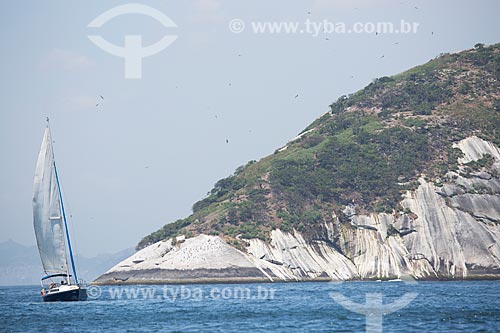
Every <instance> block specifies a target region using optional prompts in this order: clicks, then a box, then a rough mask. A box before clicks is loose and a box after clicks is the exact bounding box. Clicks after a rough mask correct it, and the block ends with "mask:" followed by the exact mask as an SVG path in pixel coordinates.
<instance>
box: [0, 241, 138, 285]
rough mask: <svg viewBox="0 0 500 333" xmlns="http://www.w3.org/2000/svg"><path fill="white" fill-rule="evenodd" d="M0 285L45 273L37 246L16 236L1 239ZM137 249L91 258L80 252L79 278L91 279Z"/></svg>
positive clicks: (30, 281)
mask: <svg viewBox="0 0 500 333" xmlns="http://www.w3.org/2000/svg"><path fill="white" fill-rule="evenodd" d="M0 253H1V254H2V255H1V256H0V285H1V286H14V285H38V284H40V278H41V275H42V274H43V269H42V264H41V262H40V255H39V254H38V249H37V247H36V246H34V245H32V246H25V245H22V244H19V243H17V242H15V241H13V240H10V239H9V240H7V241H4V242H0ZM133 253H134V249H133V248H129V249H125V250H122V251H119V252H117V253H113V254H102V255H97V256H95V257H92V258H86V257H82V256H78V257H77V258H76V260H77V264H78V267H77V272H78V275H79V277H80V278H82V279H84V280H85V281H87V282H90V281H92V280H93V279H95V278H96V277H97V276H99V275H100V274H102V273H104V272H105V271H106V270H108V269H109V268H110V267H112V266H113V265H115V264H116V263H117V262H120V261H121V260H123V259H125V258H127V257H128V256H130V255H131V254H133Z"/></svg>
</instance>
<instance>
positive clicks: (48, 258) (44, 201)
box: [33, 118, 87, 302]
mask: <svg viewBox="0 0 500 333" xmlns="http://www.w3.org/2000/svg"><path fill="white" fill-rule="evenodd" d="M33 225H34V228H35V235H36V241H37V245H38V251H39V252H40V258H41V260H42V266H43V270H44V271H45V274H46V275H45V276H44V277H42V279H41V283H42V291H41V294H42V298H43V300H44V301H45V302H53V301H84V300H86V299H87V290H86V289H85V283H84V282H83V281H78V276H77V274H76V267H75V261H74V258H73V251H72V249H71V241H70V238H69V231H68V221H67V220H66V213H65V211H64V203H63V200H62V193H61V186H60V184H59V176H58V174H57V168H56V162H55V159H54V150H53V147H52V138H51V134H50V126H49V119H48V118H47V127H46V128H45V133H44V135H43V141H42V147H41V148H40V153H39V155H38V161H37V163H36V171H35V179H34V184H33ZM68 257H69V263H70V264H71V271H72V273H73V274H70V265H69V264H68Z"/></svg>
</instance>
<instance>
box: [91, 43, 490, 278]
mask: <svg viewBox="0 0 500 333" xmlns="http://www.w3.org/2000/svg"><path fill="white" fill-rule="evenodd" d="M499 146H500V45H499V44H497V45H492V46H484V45H482V44H477V45H476V46H475V47H474V48H473V49H471V50H466V51H463V52H459V53H454V54H443V55H440V56H439V57H437V58H436V59H433V60H431V61H430V62H428V63H426V64H424V65H422V66H418V67H415V68H413V69H410V70H408V71H406V72H403V73H401V74H398V75H395V76H392V77H382V78H378V79H375V80H374V81H373V82H372V83H370V84H369V85H368V86H367V87H365V88H364V89H362V90H360V91H358V92H356V93H354V94H352V95H349V96H341V97H340V98H339V99H338V100H337V101H336V102H334V103H332V104H331V105H330V109H329V110H328V112H326V113H325V114H323V115H322V116H321V117H320V118H318V119H317V120H316V121H314V122H313V123H312V124H311V125H309V126H308V127H307V128H306V129H304V131H303V132H302V133H300V134H299V135H298V136H297V137H295V138H294V139H292V140H291V141H290V142H288V143H287V144H286V145H285V146H283V147H281V148H279V149H277V150H276V151H275V153H274V154H272V155H271V156H267V157H265V158H263V159H261V160H260V161H251V162H249V163H248V164H247V165H245V166H242V167H240V168H238V169H237V170H236V171H235V173H234V174H233V175H232V176H230V177H228V178H225V179H222V180H220V181H218V182H217V183H216V184H215V186H214V188H213V189H212V190H211V191H210V193H209V195H208V196H207V197H206V198H204V199H202V200H200V201H198V202H197V203H195V204H194V205H193V213H192V214H191V215H190V216H188V217H186V218H185V219H181V220H178V221H176V222H173V223H168V224H166V225H165V226H164V227H163V228H162V229H160V230H158V231H156V232H153V233H152V234H150V235H149V236H146V237H145V238H143V239H142V240H141V241H140V243H139V244H138V246H137V250H138V251H137V252H136V253H135V254H134V255H132V256H131V257H129V258H127V259H125V260H124V261H122V262H120V263H118V264H117V265H116V266H114V267H113V268H111V269H110V270H109V271H108V272H106V273H105V274H103V275H102V276H100V277H99V278H98V279H97V280H96V281H94V283H96V284H126V283H205V282H209V283H214V282H275V281H329V280H356V279H393V278H398V277H401V276H403V275H410V276H412V277H414V278H416V279H480V278H481V279H484V278H495V279H497V278H500V150H499Z"/></svg>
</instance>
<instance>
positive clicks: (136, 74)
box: [88, 3, 177, 79]
mask: <svg viewBox="0 0 500 333" xmlns="http://www.w3.org/2000/svg"><path fill="white" fill-rule="evenodd" d="M124 14H142V15H146V16H150V17H152V18H154V19H156V20H157V21H159V22H160V23H161V24H162V25H163V26H165V27H167V28H172V27H174V28H176V27H177V25H176V24H175V23H174V22H173V21H172V20H171V19H170V18H169V17H168V16H166V15H165V14H163V13H162V12H160V11H159V10H157V9H155V8H152V7H149V6H146V5H142V4H137V3H129V4H126V5H122V6H117V7H113V8H111V9H109V10H107V11H106V12H104V13H102V14H101V15H99V16H98V17H96V18H95V19H94V20H92V22H90V23H89V25H88V27H90V28H99V27H101V26H103V25H104V24H105V23H106V22H108V21H109V20H111V19H113V18H115V17H117V16H120V15H124ZM88 38H89V39H90V40H91V41H92V42H93V43H94V44H95V45H97V46H98V47H100V48H101V49H103V50H104V51H106V52H108V53H110V54H112V55H114V56H117V57H121V58H124V59H125V78H126V79H140V78H141V77H142V58H145V57H149V56H152V55H154V54H156V53H158V52H161V51H162V50H163V49H165V48H166V47H167V46H169V45H170V44H172V43H173V42H174V41H175V40H176V39H177V36H176V35H165V36H164V37H163V38H162V39H160V40H159V41H158V42H156V43H155V44H152V45H149V46H146V47H142V36H141V35H125V41H124V46H123V47H122V46H117V45H114V44H111V43H110V42H108V41H107V40H105V39H104V38H102V36H99V35H91V36H88Z"/></svg>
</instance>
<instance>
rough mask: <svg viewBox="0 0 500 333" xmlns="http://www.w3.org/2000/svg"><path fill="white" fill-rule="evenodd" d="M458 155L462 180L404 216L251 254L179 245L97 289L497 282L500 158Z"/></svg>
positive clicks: (138, 260) (457, 175)
mask: <svg viewBox="0 0 500 333" xmlns="http://www.w3.org/2000/svg"><path fill="white" fill-rule="evenodd" d="M456 147H458V148H459V149H460V150H461V151H462V152H463V158H461V159H460V160H459V167H458V172H448V173H447V174H446V178H445V179H443V180H442V182H441V183H439V186H436V185H435V184H432V183H429V182H427V181H426V180H425V179H424V178H421V179H420V185H419V186H418V188H417V189H416V190H414V191H408V192H407V193H406V194H405V198H404V199H403V200H402V202H401V205H402V206H403V208H404V210H403V213H393V214H387V213H380V214H370V215H361V214H357V213H356V207H355V206H350V207H348V208H347V209H346V210H347V214H346V215H347V216H348V219H349V222H348V223H345V224H342V223H339V222H338V219H337V217H336V215H335V212H334V211H332V212H331V213H332V214H333V217H334V222H330V223H327V224H324V225H323V226H322V228H321V231H320V233H319V236H320V237H318V238H317V239H313V240H309V241H306V240H305V238H304V236H303V235H302V234H301V233H300V232H298V231H296V230H294V231H293V232H291V233H289V232H283V231H281V230H279V229H276V230H273V231H272V232H271V237H270V241H269V242H266V241H263V240H261V239H257V238H253V239H244V240H243V242H244V243H245V245H246V248H245V250H244V251H240V250H238V249H236V248H234V247H232V246H230V245H228V244H227V243H226V242H225V241H224V240H222V239H221V238H220V237H219V236H208V235H203V234H202V235H199V236H197V237H193V238H189V239H185V237H184V236H180V237H177V238H176V244H175V245H174V244H172V242H173V239H169V240H166V241H160V242H157V243H154V244H152V245H150V246H148V247H146V248H144V249H142V250H141V251H139V252H137V253H136V254H135V255H133V256H132V257H130V258H128V259H126V260H124V261H123V262H121V263H119V264H118V265H116V266H115V267H113V268H112V269H111V270H110V271H108V272H107V273H106V274H104V275H103V276H101V277H100V278H99V279H98V280H96V283H103V284H107V283H190V282H244V281H307V280H349V279H384V278H385V279H389V278H398V277H401V276H403V275H411V276H413V277H415V278H417V279H442V278H445V279H449V278H459V279H464V278H491V277H496V276H497V274H500V245H499V244H500V196H499V195H498V192H499V188H498V186H499V179H498V178H495V177H493V176H492V175H491V174H490V173H488V172H487V171H489V172H491V173H498V172H500V150H499V149H498V147H496V146H495V145H493V144H491V143H490V142H487V141H484V140H482V139H479V138H478V137H470V138H467V139H464V140H462V141H460V142H458V143H456ZM484 156H492V158H493V163H491V166H490V168H489V169H488V170H487V171H486V170H485V169H486V168H484V167H483V168H481V169H479V170H476V171H475V172H472V173H470V174H468V175H467V176H468V177H467V178H465V177H464V176H463V173H462V172H463V171H465V169H466V168H467V164H470V163H471V162H475V161H479V160H481V159H482V158H484ZM478 184H479V185H480V187H478ZM478 188H480V189H481V191H478V190H477V189H478ZM484 191H487V192H488V193H496V194H486V193H483V192H484Z"/></svg>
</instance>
